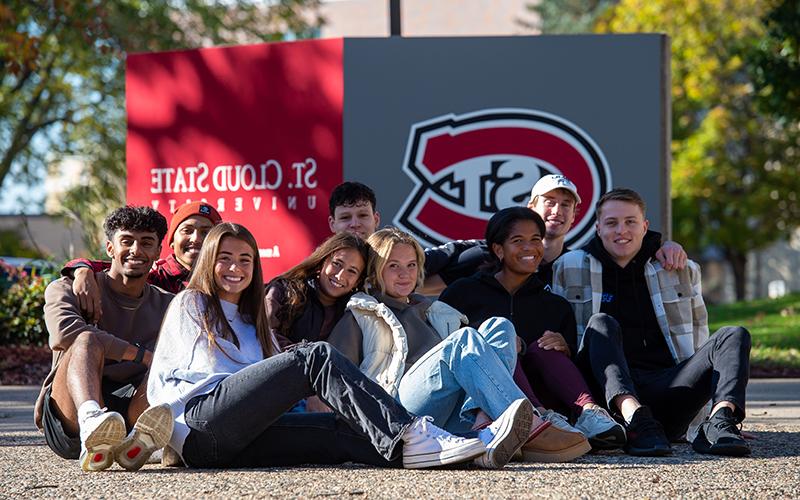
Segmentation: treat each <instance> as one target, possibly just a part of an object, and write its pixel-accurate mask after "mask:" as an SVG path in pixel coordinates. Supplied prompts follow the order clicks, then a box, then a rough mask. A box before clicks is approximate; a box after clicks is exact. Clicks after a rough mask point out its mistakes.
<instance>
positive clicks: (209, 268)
mask: <svg viewBox="0 0 800 500" xmlns="http://www.w3.org/2000/svg"><path fill="white" fill-rule="evenodd" d="M225 238H236V239H237V240H240V241H243V242H245V243H247V245H248V246H249V247H250V248H251V249H252V250H253V279H252V280H251V281H250V285H248V287H247V288H246V289H245V290H244V291H243V292H242V295H241V298H240V299H239V304H238V308H239V314H240V315H241V316H242V319H243V320H244V321H246V322H248V323H250V324H252V325H254V326H255V328H256V338H258V343H259V344H261V350H262V351H263V354H264V357H265V358H267V357H269V356H271V355H273V354H275V349H274V344H273V342H272V335H271V334H270V332H269V327H268V325H267V313H266V310H265V307H264V285H263V283H264V278H263V274H262V272H261V260H260V259H259V257H258V243H256V239H255V238H254V237H253V235H252V234H251V233H250V231H248V230H247V228H245V227H244V226H242V225H240V224H234V223H233V222H223V223H220V224H218V225H216V226H214V228H212V229H211V231H209V233H208V236H206V239H205V241H203V246H202V248H201V249H200V256H199V257H198V258H197V262H196V263H195V266H194V270H193V272H192V277H191V279H190V280H189V284H188V285H187V287H186V288H187V290H195V291H197V292H200V293H201V294H202V295H203V296H204V298H205V299H206V303H207V305H208V307H207V308H206V310H205V312H204V313H202V315H203V317H202V321H203V324H204V326H205V328H206V331H207V333H208V343H209V344H210V345H213V346H215V347H217V348H218V349H220V350H221V351H222V352H223V353H224V354H225V355H226V356H227V355H228V354H227V353H226V352H225V351H224V350H223V349H222V348H221V347H220V345H219V344H218V343H217V340H216V337H217V335H218V336H220V337H222V338H223V339H225V340H229V341H231V342H233V343H234V344H236V345H237V346H238V345H239V340H238V339H237V338H236V333H235V332H234V331H233V329H232V328H231V325H230V323H228V320H227V319H226V318H225V314H224V313H223V311H222V304H221V303H220V301H219V286H218V285H217V281H216V279H214V266H215V265H216V262H217V254H218V253H219V247H220V245H221V243H222V240H223V239H225ZM229 357H230V356H229Z"/></svg>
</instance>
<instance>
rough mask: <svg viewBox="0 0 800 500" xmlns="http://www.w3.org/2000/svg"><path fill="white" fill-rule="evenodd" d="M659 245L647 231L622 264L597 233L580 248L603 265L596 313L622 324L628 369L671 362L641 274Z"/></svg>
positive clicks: (657, 238) (658, 236) (644, 367)
mask: <svg viewBox="0 0 800 500" xmlns="http://www.w3.org/2000/svg"><path fill="white" fill-rule="evenodd" d="M660 246H661V240H660V235H659V234H658V233H652V232H648V233H647V234H646V235H645V237H644V239H643V240H642V248H641V249H639V252H638V253H637V254H636V255H635V256H634V257H633V259H632V260H631V261H630V262H628V265H627V266H625V267H620V266H619V265H618V264H617V263H616V262H615V261H614V259H613V258H612V257H611V255H609V253H608V252H607V251H606V249H605V247H604V246H603V242H602V240H601V239H600V237H599V236H597V235H595V237H594V238H592V240H591V241H589V243H587V244H586V246H584V247H583V250H585V251H586V252H588V253H589V254H591V255H592V256H593V257H595V258H596V259H597V260H599V261H600V263H601V264H602V265H603V296H602V299H601V303H600V312H603V313H606V314H608V315H610V316H613V317H614V318H615V319H616V320H617V321H618V322H619V324H620V326H621V327H622V339H623V340H622V342H623V350H624V352H625V358H626V359H627V361H628V365H629V366H630V367H631V368H638V369H645V370H652V369H660V368H667V367H670V366H674V365H675V361H674V360H673V359H672V355H671V354H670V351H669V347H668V346H667V341H666V340H665V339H664V335H663V333H662V332H661V328H660V327H659V325H658V320H657V319H656V313H655V310H654V309H653V303H652V301H651V299H650V291H649V290H648V288H647V280H646V279H645V275H644V265H645V263H646V262H647V260H648V259H651V258H654V257H655V254H656V252H657V251H658V249H659V247H660Z"/></svg>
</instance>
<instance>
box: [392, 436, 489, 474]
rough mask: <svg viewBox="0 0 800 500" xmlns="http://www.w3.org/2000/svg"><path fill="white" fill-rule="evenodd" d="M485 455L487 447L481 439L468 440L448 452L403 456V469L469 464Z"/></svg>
mask: <svg viewBox="0 0 800 500" xmlns="http://www.w3.org/2000/svg"><path fill="white" fill-rule="evenodd" d="M484 453H486V446H485V445H484V444H483V442H482V441H481V440H480V439H467V440H465V442H464V443H463V444H462V445H461V446H459V447H457V448H454V449H450V450H447V451H446V452H442V451H440V452H431V453H422V454H419V455H403V467H404V468H406V469H426V468H428V467H438V466H440V465H451V464H457V463H461V462H469V461H470V460H473V459H475V458H476V457H479V456H481V455H483V454H484Z"/></svg>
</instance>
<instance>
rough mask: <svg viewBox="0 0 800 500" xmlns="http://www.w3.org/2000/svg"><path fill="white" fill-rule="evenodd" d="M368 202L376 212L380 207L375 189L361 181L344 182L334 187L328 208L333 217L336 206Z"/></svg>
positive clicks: (350, 205) (349, 205)
mask: <svg viewBox="0 0 800 500" xmlns="http://www.w3.org/2000/svg"><path fill="white" fill-rule="evenodd" d="M365 201H366V202H368V203H369V204H370V206H372V211H373V212H374V211H375V210H376V209H377V208H378V201H377V200H376V198H375V191H373V190H372V189H371V188H370V187H369V186H367V185H365V184H361V183H360V182H350V181H348V182H343V183H341V184H339V185H338V186H336V187H335V188H333V191H331V199H330V200H329V201H328V210H329V212H330V216H331V217H333V215H334V212H335V211H336V207H342V206H344V207H352V206H355V205H359V204H361V203H363V202H365Z"/></svg>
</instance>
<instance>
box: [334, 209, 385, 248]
mask: <svg viewBox="0 0 800 500" xmlns="http://www.w3.org/2000/svg"><path fill="white" fill-rule="evenodd" d="M380 223H381V216H380V214H378V212H376V211H374V210H373V208H372V204H371V203H370V202H368V201H366V200H364V201H360V202H358V203H356V204H355V205H339V206H338V207H336V208H335V209H334V210H333V216H332V217H328V226H329V227H330V228H331V232H333V233H345V232H346V233H350V234H355V235H356V236H360V237H361V238H362V239H367V238H368V237H369V235H371V234H372V233H374V232H375V230H376V229H378V225H380Z"/></svg>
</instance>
